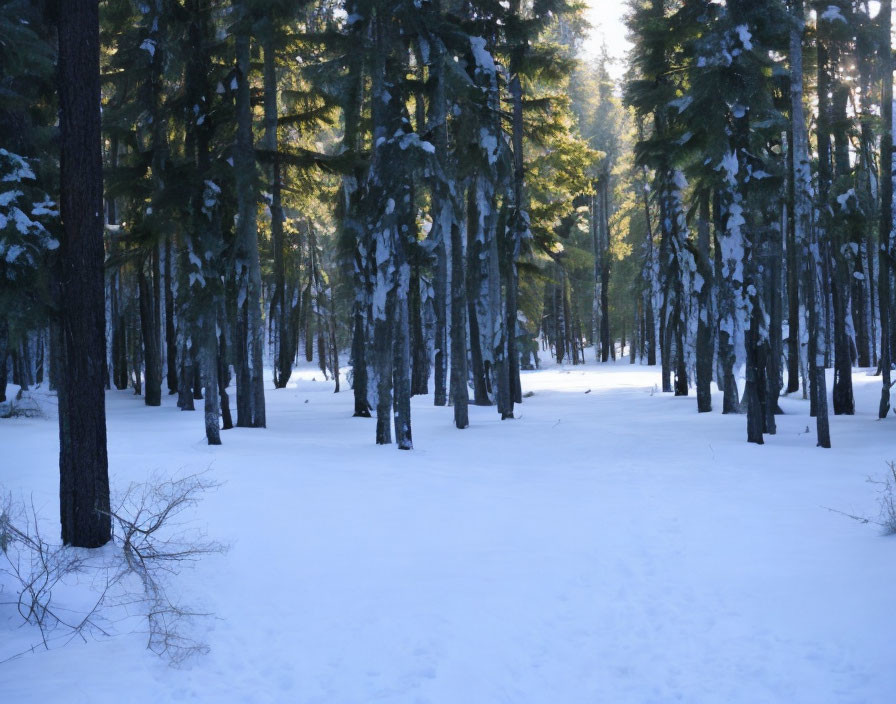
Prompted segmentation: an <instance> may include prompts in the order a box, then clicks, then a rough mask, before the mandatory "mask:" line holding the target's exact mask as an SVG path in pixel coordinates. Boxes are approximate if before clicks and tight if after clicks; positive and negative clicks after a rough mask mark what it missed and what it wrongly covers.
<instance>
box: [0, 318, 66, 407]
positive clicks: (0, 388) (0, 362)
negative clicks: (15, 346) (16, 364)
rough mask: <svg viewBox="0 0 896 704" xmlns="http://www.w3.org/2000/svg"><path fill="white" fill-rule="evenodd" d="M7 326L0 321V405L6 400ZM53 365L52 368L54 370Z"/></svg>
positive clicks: (3, 321) (4, 322)
mask: <svg viewBox="0 0 896 704" xmlns="http://www.w3.org/2000/svg"><path fill="white" fill-rule="evenodd" d="M8 350H9V325H8V324H7V322H6V321H5V320H0V403H3V402H4V401H5V400H6V379H7V375H6V374H7V372H6V369H7V359H8V357H9V352H8ZM55 366H56V365H55V364H54V365H53V367H54V368H55Z"/></svg>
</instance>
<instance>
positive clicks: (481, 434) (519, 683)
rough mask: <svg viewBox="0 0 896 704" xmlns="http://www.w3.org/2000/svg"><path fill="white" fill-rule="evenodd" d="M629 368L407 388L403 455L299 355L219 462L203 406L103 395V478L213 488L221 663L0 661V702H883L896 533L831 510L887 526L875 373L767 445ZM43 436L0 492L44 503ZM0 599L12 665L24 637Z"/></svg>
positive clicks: (210, 633)
mask: <svg viewBox="0 0 896 704" xmlns="http://www.w3.org/2000/svg"><path fill="white" fill-rule="evenodd" d="M588 358H589V359H590V358H591V356H588ZM627 361H628V360H627V359H626V360H623V361H621V362H620V363H619V364H616V365H604V366H593V365H591V366H587V367H566V368H557V367H551V368H548V369H545V370H542V371H537V372H524V373H523V378H522V383H523V390H524V392H532V393H533V394H534V395H533V396H532V397H531V398H527V399H526V401H525V403H524V404H523V405H522V406H520V407H518V409H517V412H518V416H519V417H518V419H517V420H513V421H503V422H502V421H500V420H499V418H498V415H497V413H496V412H495V410H494V408H479V407H475V406H471V407H470V418H471V426H470V428H469V429H467V430H464V431H458V430H456V429H454V428H453V426H452V422H451V417H452V416H451V409H450V408H434V407H433V406H432V398H431V396H430V397H416V398H415V399H414V400H413V423H414V427H413V430H414V441H415V446H416V448H417V449H415V450H414V451H412V452H398V451H397V450H395V448H394V447H377V446H375V445H374V444H373V435H374V428H373V426H374V422H373V421H371V420H365V419H358V418H352V417H350V416H351V409H352V403H351V391H350V390H344V391H343V392H342V393H340V394H333V393H332V391H333V387H332V384H331V383H329V382H324V381H322V380H321V375H320V371H319V370H316V369H312V368H310V367H305V368H303V369H301V370H299V372H298V373H297V374H296V375H294V380H293V382H292V383H291V385H290V386H289V387H288V388H286V389H283V390H278V391H274V390H273V389H272V388H271V385H270V384H268V391H267V404H268V407H267V408H268V412H267V417H268V428H267V429H266V430H254V429H234V430H229V431H226V432H225V433H223V441H224V445H223V446H221V447H208V446H207V445H206V444H205V439H204V436H203V427H202V422H203V421H202V402H201V401H197V411H196V412H195V413H183V412H181V411H179V410H177V408H176V407H175V397H169V396H166V397H164V399H163V406H162V407H161V408H147V407H145V406H144V405H143V403H142V400H141V399H140V398H138V397H135V396H134V395H133V393H132V392H131V391H121V392H119V391H111V392H108V393H107V395H106V399H107V407H108V414H109V422H108V425H109V457H110V468H111V474H112V481H113V486H116V487H122V486H124V485H126V484H127V483H128V482H130V481H134V480H136V481H140V480H144V479H145V478H146V477H147V476H149V475H150V474H152V473H153V472H162V473H163V474H164V473H169V474H172V475H174V474H183V473H187V472H195V471H201V470H205V469H207V468H208V469H209V470H210V474H211V475H212V477H213V478H214V479H216V480H218V481H221V482H224V484H223V486H222V487H221V488H220V489H218V490H217V491H216V492H214V493H212V494H210V495H209V496H208V497H207V498H206V499H205V500H204V502H203V503H202V504H201V505H200V506H199V507H198V508H197V509H196V510H195V515H196V517H197V519H198V520H199V521H200V522H201V525H203V526H204V527H205V528H206V529H207V532H208V534H209V535H210V536H211V537H212V538H214V539H217V540H223V541H227V542H229V543H231V544H232V549H231V551H230V552H229V553H228V554H227V555H226V556H212V557H207V558H204V559H203V560H202V561H201V562H200V563H199V564H198V565H197V567H196V568H195V570H193V571H191V572H187V573H184V574H182V575H181V577H180V578H179V580H178V582H177V584H178V585H179V589H178V591H180V592H182V593H183V596H184V597H185V598H186V599H187V600H188V601H190V602H191V603H192V602H195V601H196V600H199V602H200V603H201V604H202V605H203V606H204V607H206V608H208V609H210V610H211V611H213V612H214V613H215V615H216V618H215V619H213V620H211V621H209V622H208V623H207V624H206V626H205V627H204V629H207V633H205V632H203V634H202V635H203V637H206V638H207V639H208V642H209V644H210V646H211V651H210V653H209V654H208V655H206V656H201V657H198V658H197V659H195V660H193V661H192V662H191V663H190V664H189V665H187V666H186V667H184V668H179V669H173V668H171V667H169V666H168V665H167V664H165V662H164V661H163V660H160V659H158V658H156V657H155V656H153V655H151V654H150V653H149V652H147V651H146V650H145V649H144V638H143V636H141V635H140V634H127V633H125V634H122V635H119V636H117V637H115V638H112V639H104V640H97V641H94V640H90V641H88V642H87V643H82V642H72V643H71V644H69V645H67V646H65V647H62V648H58V649H54V650H51V651H49V652H46V651H43V650H37V651H36V652H35V653H34V654H29V655H27V656H23V657H20V658H18V659H15V660H13V661H10V662H7V663H5V664H3V665H2V666H0V692H2V698H3V701H8V702H17V703H21V704H27V703H29V702H42V703H44V702H65V703H66V704H68V703H78V702H94V703H95V702H119V701H124V700H127V701H128V702H137V703H140V702H159V701H186V700H193V701H216V702H242V701H252V702H282V701H290V702H302V703H309V704H310V703H312V702H327V703H330V702H334V703H341V702H389V703H401V704H404V703H406V702H408V703H413V702H429V703H431V704H441V703H445V704H454V703H456V702H514V703H517V702H522V703H529V702H534V703H542V702H563V703H564V704H577V703H579V702H582V703H585V702H589V703H590V702H614V703H632V704H642V703H646V702H655V703H664V702H672V701H682V702H689V703H696V704H699V703H707V704H710V703H715V702H726V703H731V704H739V703H743V704H755V702H763V703H772V704H774V703H781V704H785V703H786V704H801V703H805V704H827V703H831V704H833V703H834V702H837V703H844V702H855V703H856V704H859V703H861V704H886V703H888V702H891V701H892V693H893V692H894V691H896V668H893V655H892V634H893V632H894V630H896V616H894V615H893V609H892V585H893V584H894V583H896V561H894V559H893V550H894V548H896V542H894V540H896V539H891V538H885V537H882V536H880V535H879V533H878V532H877V530H876V528H875V527H873V526H871V525H862V524H860V523H858V522H856V521H852V520H850V519H848V518H846V517H844V516H842V515H840V514H837V513H834V512H832V511H829V510H827V508H831V509H835V510H839V511H845V512H847V513H853V514H857V515H869V516H872V517H876V506H877V503H876V502H877V495H876V493H875V487H874V485H871V484H869V483H867V481H866V477H868V476H872V477H880V476H882V475H883V473H884V472H885V471H886V466H885V462H886V461H887V460H890V459H893V458H894V455H896V452H894V450H893V449H892V448H893V442H892V438H893V434H894V432H896V419H894V418H892V417H891V418H890V419H888V420H887V421H884V422H879V421H877V420H875V418H876V407H877V397H878V394H879V385H880V380H879V378H878V379H875V378H872V377H868V376H865V374H864V372H857V374H856V377H855V387H856V397H857V407H858V411H857V414H856V415H855V416H853V417H846V416H838V417H832V418H831V434H832V437H833V442H834V448H833V449H831V450H820V449H818V448H816V447H815V436H814V423H812V422H811V421H810V419H809V417H808V413H807V410H808V403H807V402H805V401H802V400H799V399H790V398H784V399H782V401H781V405H782V407H783V409H784V411H785V412H786V415H784V416H781V417H779V419H778V426H779V432H778V434H777V435H776V436H773V437H769V438H768V441H767V444H766V445H765V446H762V447H758V446H753V445H748V444H747V443H746V441H745V439H746V431H745V418H744V417H743V416H736V415H730V416H723V415H721V414H720V413H718V408H720V407H721V399H720V396H719V395H718V394H717V393H716V394H714V398H713V400H714V404H715V408H716V409H717V410H716V412H714V413H712V414H701V415H698V414H697V413H696V408H695V401H694V398H693V396H691V397H689V398H676V397H673V396H672V395H671V394H660V393H658V392H657V388H656V387H657V384H658V382H659V371H658V369H657V368H655V367H654V368H649V367H641V366H639V365H634V366H629V365H628V363H627ZM11 391H12V392H14V391H15V387H13V388H12V389H11ZM588 391H590V393H586V392H588ZM231 403H233V396H231ZM45 404H46V406H47V407H48V408H49V409H50V410H51V409H52V403H51V399H46V400H45ZM56 438H57V429H56V422H55V420H53V419H49V420H45V419H4V420H0V448H2V456H3V458H4V462H3V483H4V484H5V485H6V487H7V488H8V489H11V490H12V491H14V492H17V493H23V494H24V495H26V496H33V499H34V503H35V505H36V506H37V507H38V509H39V510H41V511H43V512H45V513H46V514H47V515H52V513H53V511H54V510H55V507H56V506H57V501H58V494H57V490H58V488H57V484H56V482H57V474H56V463H57V461H58V458H57V445H56V442H57V440H56ZM2 608H3V610H2V611H0V660H2V659H3V658H5V657H6V654H8V653H10V652H16V651H19V650H21V649H22V648H23V647H24V646H25V645H28V644H30V643H31V642H33V640H34V638H35V634H34V633H33V632H32V631H30V630H29V629H28V628H20V627H18V623H17V622H16V621H15V620H14V619H12V618H11V616H10V610H9V607H2Z"/></svg>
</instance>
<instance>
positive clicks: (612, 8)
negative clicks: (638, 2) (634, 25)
mask: <svg viewBox="0 0 896 704" xmlns="http://www.w3.org/2000/svg"><path fill="white" fill-rule="evenodd" d="M627 9H628V3H627V2H625V0H588V12H587V17H588V21H589V22H590V23H591V25H592V29H591V36H590V37H589V38H588V39H587V40H586V41H585V53H586V56H589V57H590V56H598V55H599V54H600V50H601V46H602V45H603V44H604V43H606V45H607V50H608V51H609V53H610V56H611V57H613V58H615V59H618V61H616V62H615V63H614V65H613V66H612V67H611V69H610V73H611V75H612V76H613V77H614V78H617V79H618V78H621V76H622V73H623V71H624V70H625V65H624V62H623V59H624V58H625V54H626V52H627V51H628V49H629V43H628V41H627V40H626V34H627V33H628V30H627V29H626V27H625V23H624V22H623V20H622V17H623V15H624V14H625V12H626V11H627Z"/></svg>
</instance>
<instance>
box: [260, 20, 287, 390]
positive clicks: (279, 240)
mask: <svg viewBox="0 0 896 704" xmlns="http://www.w3.org/2000/svg"><path fill="white" fill-rule="evenodd" d="M267 19H268V21H267V24H266V29H265V32H264V39H263V43H264V47H263V48H264V147H265V149H266V150H267V151H268V152H269V153H270V154H271V155H272V162H271V165H270V166H269V167H268V169H267V177H268V182H269V184H270V189H271V250H272V252H271V253H272V255H273V256H272V259H273V263H274V294H273V297H272V300H271V318H272V320H271V327H272V328H273V329H274V340H275V357H274V387H275V388H277V389H282V388H284V387H285V386H286V384H287V383H288V382H289V378H290V376H292V359H293V357H294V356H295V352H294V351H293V348H292V345H291V342H292V335H291V334H290V330H289V319H290V311H289V301H288V300H287V296H286V265H285V263H284V260H283V258H284V234H283V221H284V214H283V198H282V192H281V191H282V188H281V183H280V156H279V140H278V138H277V66H276V49H275V32H276V29H275V24H274V23H275V21H276V19H275V18H274V17H273V16H271V15H269V16H268V18H267Z"/></svg>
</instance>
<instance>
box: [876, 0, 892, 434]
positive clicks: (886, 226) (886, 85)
mask: <svg viewBox="0 0 896 704" xmlns="http://www.w3.org/2000/svg"><path fill="white" fill-rule="evenodd" d="M892 11H893V2H892V0H883V1H882V2H881V4H880V12H879V13H878V18H879V21H880V30H879V35H878V37H879V41H880V42H881V46H882V47H884V49H885V50H884V51H882V52H881V58H880V62H881V67H880V70H881V75H882V76H883V90H882V93H881V96H882V97H881V135H880V170H881V175H880V218H879V220H878V226H879V229H878V233H879V239H880V245H879V249H878V274H877V285H878V287H879V293H878V306H879V307H880V368H881V377H882V387H881V393H880V405H879V407H878V413H877V415H878V418H881V419H883V418H886V417H887V414H888V413H889V412H890V386H891V385H892V380H891V377H892V375H891V368H892V361H893V360H892V357H891V354H890V351H891V335H892V330H891V328H890V323H891V320H892V313H891V310H890V295H891V294H890V276H891V271H890V261H891V256H892V254H891V252H892V228H893V55H892V51H889V49H890V25H891V22H892V19H891V14H892Z"/></svg>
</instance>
